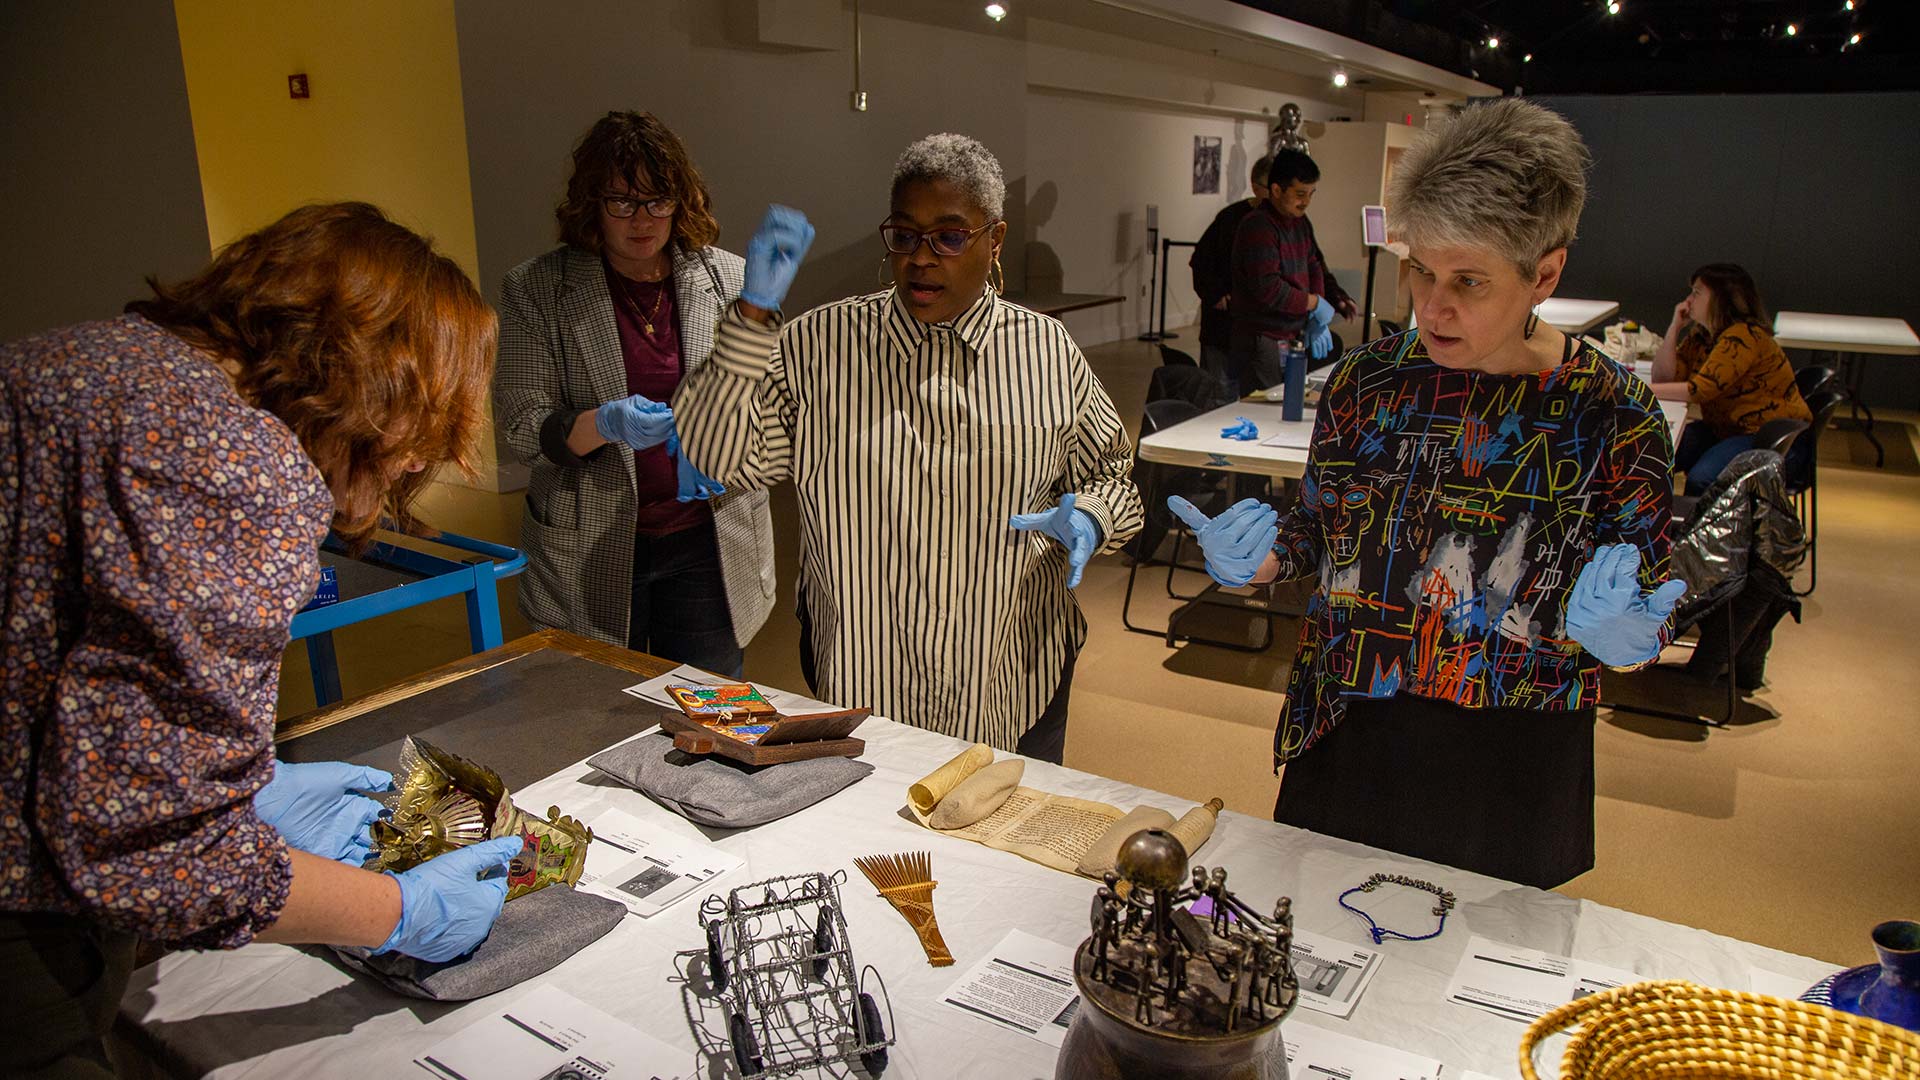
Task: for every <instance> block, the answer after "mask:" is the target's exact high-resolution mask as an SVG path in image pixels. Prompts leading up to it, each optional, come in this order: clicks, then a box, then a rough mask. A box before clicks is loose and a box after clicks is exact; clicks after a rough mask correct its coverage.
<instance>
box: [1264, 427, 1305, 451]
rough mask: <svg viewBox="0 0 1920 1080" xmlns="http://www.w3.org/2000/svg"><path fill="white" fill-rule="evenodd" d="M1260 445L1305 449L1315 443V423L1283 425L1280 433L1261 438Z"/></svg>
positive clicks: (1285, 448) (1286, 448) (1284, 448)
mask: <svg viewBox="0 0 1920 1080" xmlns="http://www.w3.org/2000/svg"><path fill="white" fill-rule="evenodd" d="M1260 445H1261V446H1275V447H1279V448H1281V449H1283V450H1305V449H1306V448H1307V447H1309V446H1312V445H1313V425H1312V424H1303V425H1300V426H1297V427H1296V426H1286V427H1282V428H1281V429H1280V433H1279V434H1277V435H1269V436H1267V437H1266V438H1264V439H1261V440H1260Z"/></svg>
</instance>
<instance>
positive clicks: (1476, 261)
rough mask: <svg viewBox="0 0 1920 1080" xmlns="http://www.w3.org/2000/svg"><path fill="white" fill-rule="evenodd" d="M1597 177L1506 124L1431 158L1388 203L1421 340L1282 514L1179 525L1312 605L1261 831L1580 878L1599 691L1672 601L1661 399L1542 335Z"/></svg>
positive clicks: (1535, 110)
mask: <svg viewBox="0 0 1920 1080" xmlns="http://www.w3.org/2000/svg"><path fill="white" fill-rule="evenodd" d="M1587 160H1588V158H1587V152H1586V148H1585V146H1584V144H1583V143H1582V142H1581V140H1580V137H1579V135H1578V134H1577V133H1576V132H1575V131H1574V130H1573V127H1572V126H1571V125H1570V124H1568V123H1567V122H1566V121H1565V120H1564V119H1562V118H1561V117H1559V116H1557V115H1555V114H1554V113H1552V112H1549V111H1547V110H1546V109H1543V108H1540V107H1539V106H1536V105H1532V104H1530V103H1526V102H1522V101H1519V100H1516V99H1505V100H1501V101H1497V102H1493V103H1489V104H1485V105H1477V106H1474V107H1472V108H1469V109H1468V110H1466V112H1465V113H1464V114H1463V115H1462V116H1461V117H1460V118H1458V119H1457V120H1455V121H1454V122H1452V123H1451V124H1450V125H1448V126H1446V127H1444V128H1441V129H1439V130H1438V131H1436V132H1432V133H1429V136H1428V137H1427V138H1426V140H1425V141H1424V142H1423V143H1422V144H1421V145H1419V146H1418V147H1416V148H1414V149H1412V150H1410V151H1408V153H1407V154H1406V156H1405V157H1403V158H1402V159H1401V162H1400V164H1399V166H1398V168H1397V169H1396V171H1395V174H1394V179H1393V184H1392V188H1391V190H1390V192H1389V200H1390V201H1389V216H1388V220H1389V221H1391V222H1393V223H1394V228H1395V229H1396V231H1398V233H1399V234H1400V236H1401V238H1403V239H1404V240H1405V241H1406V243H1407V244H1408V245H1409V246H1410V248H1411V253H1412V258H1411V260H1410V262H1411V268H1412V271H1413V299H1414V305H1415V309H1416V314H1417V317H1418V329H1417V330H1410V331H1407V332H1405V333H1401V334H1396V335H1393V336H1391V337H1385V338H1381V339H1379V340H1376V341H1373V342H1371V343H1369V344H1367V345H1364V346H1362V347H1360V348H1358V349H1355V350H1353V351H1351V352H1349V353H1348V354H1347V355H1346V356H1345V357H1344V358H1343V359H1342V361H1341V362H1340V364H1339V365H1338V366H1337V367H1336V368H1335V370H1334V372H1333V374H1332V376H1331V377H1330V378H1329V380H1328V383H1327V387H1326V391H1325V393H1324V396H1323V398H1322V400H1321V403H1320V406H1319V413H1318V416H1317V417H1316V419H1315V424H1314V435H1313V443H1312V448H1311V450H1310V451H1309V460H1308V464H1307V468H1306V473H1305V475H1304V476H1303V477H1302V479H1301V482H1300V485H1299V492H1298V498H1297V500H1296V501H1295V502H1294V504H1293V506H1292V507H1291V509H1289V510H1288V511H1287V512H1286V513H1285V514H1284V515H1281V516H1278V518H1277V520H1276V515H1275V512H1274V511H1273V510H1272V509H1271V508H1268V507H1264V506H1261V505H1259V504H1257V503H1254V502H1253V501H1252V500H1247V501H1244V502H1242V503H1240V504H1238V505H1236V506H1235V507H1233V508H1230V509H1229V510H1228V511H1227V512H1226V513H1223V514H1222V515H1220V517H1219V518H1217V519H1214V520H1212V521H1208V520H1206V519H1205V518H1203V517H1201V516H1199V515H1198V514H1197V512H1194V511H1192V510H1191V507H1187V506H1182V507H1176V512H1179V513H1182V514H1183V516H1186V517H1187V518H1188V520H1189V523H1191V524H1194V525H1195V526H1196V529H1197V531H1198V532H1199V534H1200V539H1201V544H1202V547H1203V548H1204V549H1205V550H1206V552H1207V559H1208V566H1209V569H1210V570H1211V571H1212V572H1213V574H1214V576H1215V577H1216V578H1218V579H1220V580H1221V581H1223V582H1225V583H1229V584H1249V583H1251V584H1260V583H1265V582H1271V581H1277V580H1287V579H1292V578H1299V577H1305V576H1309V575H1317V576H1318V579H1319V580H1318V587H1317V589H1316V590H1315V591H1314V593H1313V597H1312V599H1311V601H1310V602H1309V605H1308V609H1307V612H1306V615H1305V618H1304V620H1303V622H1302V626H1301V632H1300V641H1299V646H1298V650H1297V652H1296V654H1295V656H1294V661H1293V670H1292V674H1291V676H1290V678H1289V681H1288V686H1287V702H1286V706H1285V711H1284V712H1283V713H1282V715H1281V718H1280V723H1279V730H1278V732H1277V734H1276V736H1275V740H1274V754H1275V763H1276V766H1278V765H1284V766H1285V767H1286V768H1285V773H1284V775H1283V778H1282V782H1281V788H1280V797H1279V801H1278V804H1277V805H1276V807H1275V810H1274V819H1275V820H1276V821H1281V822H1286V823H1288V824H1293V825H1298V826H1301V827H1303V828H1308V829H1312V830H1314V831H1316V832H1321V833H1325V834H1329V835H1334V836H1340V837H1344V838H1347V839H1350V840H1355V841H1358V842H1360V843H1365V844H1370V845H1373V846H1375V847H1380V848H1385V849H1387V850H1390V851H1396V852H1400V853H1403V854H1407V855H1412V856H1416V857H1419V858H1424V859H1431V860H1433V861H1436V862H1442V863H1448V864H1451V865H1454V866H1458V867H1462V868H1465V869H1469V870H1474V871H1477V872H1479V873H1484V874H1489V875H1492V876H1495V877H1502V878H1507V879H1510V880H1514V881H1519V882H1523V883H1526V884H1530V885H1536V886H1540V887H1552V886H1554V885H1558V884H1560V883H1561V882H1564V881H1566V880H1567V879H1569V878H1571V877H1574V876H1575V875H1577V874H1580V873H1582V872H1584V871H1586V870H1588V869H1590V868H1591V867H1592V865H1593V724H1594V704H1595V702H1596V701H1597V700H1598V697H1599V685H1600V667H1601V665H1602V664H1605V665H1608V666H1612V667H1622V668H1631V667H1637V666H1640V665H1644V664H1646V663H1650V662H1651V661H1652V660H1653V659H1654V658H1655V657H1656V656H1657V655H1658V654H1659V651H1660V648H1661V647H1662V646H1663V645H1664V644H1665V643H1666V639H1667V616H1668V614H1669V612H1670V611H1671V609H1672V607H1673V604H1674V602H1675V600H1676V599H1677V598H1678V596H1679V594H1680V593H1681V592H1683V591H1684V590H1685V585H1684V584H1683V583H1680V582H1665V583H1664V584H1663V582H1664V579H1665V571H1666V565H1667V549H1668V539H1669V537H1668V528H1669V505H1670V501H1671V488H1670V486H1669V481H1668V478H1667V477H1668V472H1669V470H1670V468H1671V466H1672V461H1673V454H1672V443H1671V438H1670V436H1669V434H1668V431H1667V425H1666V422H1665V420H1664V418H1663V417H1662V415H1661V412H1660V409H1659V407H1658V405H1657V403H1656V402H1655V401H1654V398H1653V395H1652V393H1651V391H1650V390H1649V389H1648V387H1647V385H1646V384H1645V383H1642V382H1640V381H1638V380H1636V379H1635V378H1634V377H1633V376H1632V375H1631V374H1630V373H1628V372H1626V371H1624V370H1623V369H1622V368H1620V367H1619V366H1618V365H1617V364H1615V363H1614V362H1613V361H1611V360H1609V359H1607V358H1606V357H1605V356H1603V355H1601V354H1600V353H1599V352H1597V351H1595V350H1594V349H1592V348H1591V347H1589V346H1586V345H1583V344H1581V343H1580V342H1578V341H1576V340H1575V339H1573V338H1572V337H1570V336H1568V335H1565V334H1562V333H1561V332H1560V331H1558V330H1556V329H1554V328H1553V327H1552V326H1549V325H1547V324H1546V323H1543V322H1541V321H1540V319H1539V317H1538V315H1537V314H1535V313H1533V311H1532V308H1533V307H1534V306H1535V305H1537V304H1538V303H1539V302H1540V301H1542V300H1544V299H1546V298H1547V297H1548V296H1550V295H1552V294H1553V291H1554V288H1555V287H1556V286H1557V285H1558V284H1559V281H1560V275H1561V271H1562V269H1563V268H1564V267H1565V265H1566V260H1567V246H1568V244H1569V243H1571V242H1572V240H1573V236H1574V230H1575V227H1576V225H1577V224H1578V222H1579V217H1580V210H1581V207H1582V205H1583V204H1584V202H1585V199H1586V181H1585V168H1586V163H1587Z"/></svg>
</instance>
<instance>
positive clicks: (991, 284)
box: [987, 255, 1007, 296]
mask: <svg viewBox="0 0 1920 1080" xmlns="http://www.w3.org/2000/svg"><path fill="white" fill-rule="evenodd" d="M987 288H989V289H992V290H993V294H994V295H995V296H1002V295H1005V294H1006V291H1007V272H1006V271H1005V270H1002V269H1001V268H1000V256H999V255H995V256H994V257H993V265H992V266H991V267H988V268H987Z"/></svg>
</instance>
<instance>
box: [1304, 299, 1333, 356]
mask: <svg viewBox="0 0 1920 1080" xmlns="http://www.w3.org/2000/svg"><path fill="white" fill-rule="evenodd" d="M1321 303H1323V304H1324V303H1326V301H1324V300H1322V301H1321ZM1332 351H1333V331H1331V330H1329V329H1327V328H1326V327H1324V326H1323V327H1321V328H1320V329H1318V330H1312V331H1309V332H1308V334H1307V352H1308V353H1309V354H1311V355H1312V356H1313V358H1314V359H1315V360H1325V359H1326V358H1327V354H1328V353H1330V352H1332Z"/></svg>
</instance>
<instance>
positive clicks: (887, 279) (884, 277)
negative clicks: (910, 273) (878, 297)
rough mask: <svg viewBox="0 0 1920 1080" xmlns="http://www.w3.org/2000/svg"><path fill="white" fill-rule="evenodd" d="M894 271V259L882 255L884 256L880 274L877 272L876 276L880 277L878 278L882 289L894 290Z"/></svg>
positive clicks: (881, 261)
mask: <svg viewBox="0 0 1920 1080" xmlns="http://www.w3.org/2000/svg"><path fill="white" fill-rule="evenodd" d="M892 270H893V259H892V257H891V256H887V255H882V256H880V269H879V271H878V272H877V273H876V274H875V276H876V277H878V278H879V279H880V287H881V288H883V289H891V288H893V274H892Z"/></svg>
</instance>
